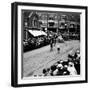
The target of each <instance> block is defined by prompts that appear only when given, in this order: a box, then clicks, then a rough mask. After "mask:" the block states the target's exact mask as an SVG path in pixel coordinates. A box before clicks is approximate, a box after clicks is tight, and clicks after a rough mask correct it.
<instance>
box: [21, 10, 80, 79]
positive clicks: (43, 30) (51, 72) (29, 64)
mask: <svg viewBox="0 0 90 90" xmlns="http://www.w3.org/2000/svg"><path fill="white" fill-rule="evenodd" d="M22 31H23V37H22V38H23V67H22V68H23V70H22V71H23V72H22V74H23V77H31V76H34V77H40V76H43V77H46V76H64V75H72V76H74V75H80V64H81V63H80V62H81V58H80V13H74V12H50V11H33V10H22Z"/></svg>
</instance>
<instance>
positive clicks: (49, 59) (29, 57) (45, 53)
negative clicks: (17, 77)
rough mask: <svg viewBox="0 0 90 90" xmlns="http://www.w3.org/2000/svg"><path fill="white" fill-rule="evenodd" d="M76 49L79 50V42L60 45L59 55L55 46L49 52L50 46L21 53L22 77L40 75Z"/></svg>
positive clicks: (66, 42)
mask: <svg viewBox="0 0 90 90" xmlns="http://www.w3.org/2000/svg"><path fill="white" fill-rule="evenodd" d="M77 49H80V42H79V41H78V40H72V41H65V42H64V43H60V53H59V54H58V52H57V48H56V46H55V47H54V48H53V51H50V45H48V46H44V47H41V48H39V49H36V50H33V51H29V52H26V53H23V76H24V77H29V76H33V75H42V70H43V69H44V68H49V67H50V66H51V65H53V64H54V63H56V62H57V61H59V60H60V59H63V60H65V59H67V55H68V54H69V53H74V52H75V51H76V50H77Z"/></svg>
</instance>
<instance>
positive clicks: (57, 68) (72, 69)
mask: <svg viewBox="0 0 90 90" xmlns="http://www.w3.org/2000/svg"><path fill="white" fill-rule="evenodd" d="M42 73H43V75H44V76H63V75H80V50H76V52H75V53H74V54H73V55H72V54H68V59H67V60H58V61H57V62H56V63H54V64H53V65H52V66H50V67H49V68H44V69H43V71H42Z"/></svg>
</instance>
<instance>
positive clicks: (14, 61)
mask: <svg viewBox="0 0 90 90" xmlns="http://www.w3.org/2000/svg"><path fill="white" fill-rule="evenodd" d="M20 5H23V6H36V7H38V6H39V7H54V8H70V9H83V10H85V30H86V33H85V80H80V81H64V82H49V83H32V84H18V6H20ZM87 15H88V7H87V6H73V5H56V4H43V3H24V2H14V3H12V4H11V32H12V33H11V85H12V86H13V87H23V86H41V85H56V84H73V83H87V82H88V64H87V63H88V38H87V37H88V36H87V33H88V30H87V29H88V28H87V27H88V21H87V20H88V16H87Z"/></svg>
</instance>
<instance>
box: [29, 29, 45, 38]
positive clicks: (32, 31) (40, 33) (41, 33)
mask: <svg viewBox="0 0 90 90" xmlns="http://www.w3.org/2000/svg"><path fill="white" fill-rule="evenodd" d="M28 31H29V32H30V33H31V34H32V35H33V36H34V37H36V36H41V35H45V36H46V35H47V34H46V33H45V32H44V31H38V30H28Z"/></svg>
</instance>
